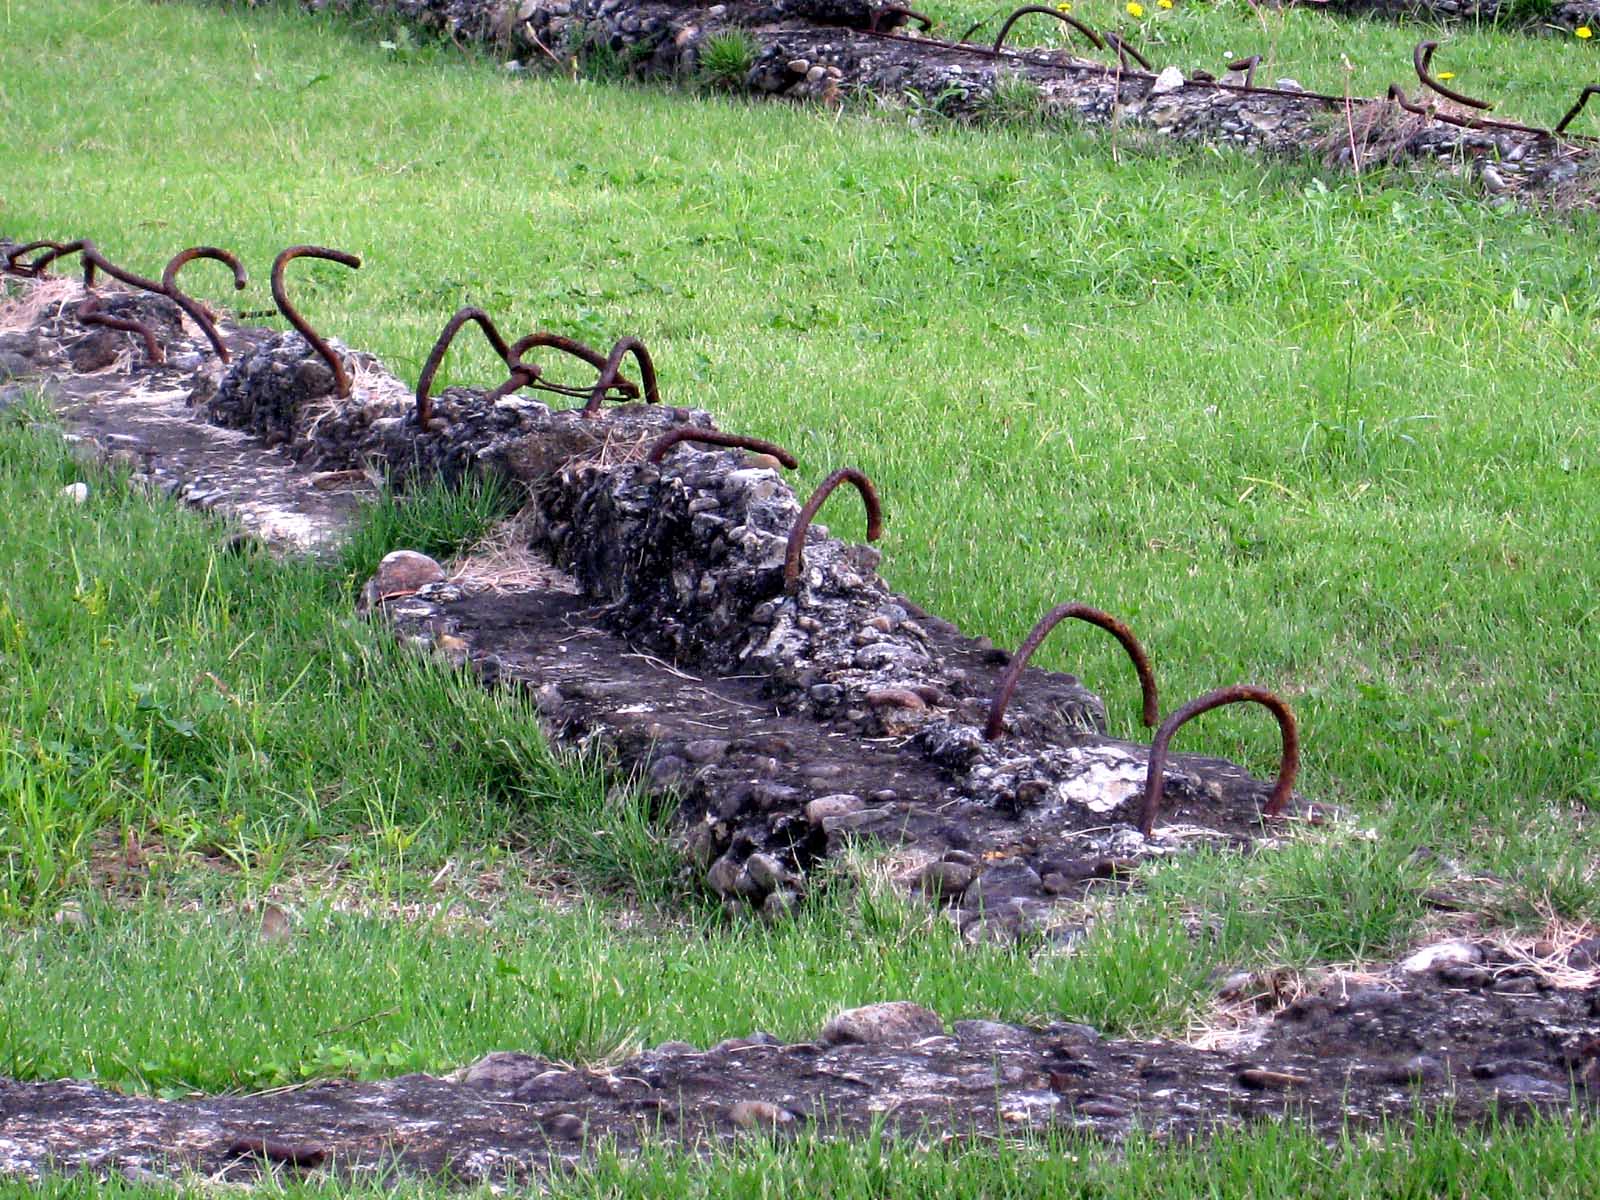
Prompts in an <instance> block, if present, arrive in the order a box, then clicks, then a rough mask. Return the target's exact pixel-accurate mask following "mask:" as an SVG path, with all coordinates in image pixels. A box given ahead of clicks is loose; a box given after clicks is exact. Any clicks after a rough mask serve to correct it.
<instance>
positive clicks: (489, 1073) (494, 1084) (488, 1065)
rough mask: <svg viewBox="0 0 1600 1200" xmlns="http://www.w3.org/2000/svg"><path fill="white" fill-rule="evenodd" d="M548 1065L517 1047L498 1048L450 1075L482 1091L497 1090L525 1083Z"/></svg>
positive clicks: (455, 1079) (453, 1078) (452, 1078)
mask: <svg viewBox="0 0 1600 1200" xmlns="http://www.w3.org/2000/svg"><path fill="white" fill-rule="evenodd" d="M548 1069H549V1064H548V1063H546V1062H545V1061H544V1060H543V1059H541V1058H535V1057H534V1056H533V1055H531V1054H521V1053H519V1052H517V1051H514V1050H496V1051H494V1052H492V1053H490V1054H485V1055H484V1056H483V1057H482V1058H480V1059H479V1060H478V1061H477V1062H475V1063H473V1064H472V1065H471V1066H470V1067H467V1068H466V1069H465V1070H463V1071H457V1072H456V1073H455V1074H454V1075H452V1076H450V1079H451V1080H452V1081H453V1082H455V1083H460V1084H465V1085H466V1086H467V1087H470V1088H477V1089H478V1090H480V1091H485V1092H497V1091H503V1090H507V1089H510V1088H514V1087H516V1086H517V1085H518V1084H522V1083H526V1082H527V1081H528V1080H530V1079H532V1078H533V1077H534V1076H535V1075H540V1074H542V1073H543V1072H545V1071H546V1070H548Z"/></svg>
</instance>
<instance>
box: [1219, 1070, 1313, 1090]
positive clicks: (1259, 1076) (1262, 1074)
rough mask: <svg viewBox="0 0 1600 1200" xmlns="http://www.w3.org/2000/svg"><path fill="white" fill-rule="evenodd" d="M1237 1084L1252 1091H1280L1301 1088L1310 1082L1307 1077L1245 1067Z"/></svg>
mask: <svg viewBox="0 0 1600 1200" xmlns="http://www.w3.org/2000/svg"><path fill="white" fill-rule="evenodd" d="M1237 1078H1238V1080H1239V1082H1240V1083H1241V1084H1243V1085H1244V1086H1245V1087H1247V1088H1249V1089H1251V1090H1252V1091H1257V1092H1261V1091H1272V1090H1279V1091H1281V1090H1282V1089H1284V1088H1292V1087H1303V1086H1304V1085H1306V1084H1308V1083H1310V1082H1311V1078H1310V1076H1308V1075H1295V1074H1292V1073H1290V1072H1288V1071H1269V1070H1266V1069H1265V1068H1263V1067H1247V1068H1245V1069H1244V1070H1243V1071H1240V1072H1239V1074H1238V1076H1237Z"/></svg>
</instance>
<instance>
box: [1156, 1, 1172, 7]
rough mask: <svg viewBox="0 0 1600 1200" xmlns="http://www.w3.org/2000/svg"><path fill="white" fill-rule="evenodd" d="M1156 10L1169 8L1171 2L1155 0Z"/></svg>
mask: <svg viewBox="0 0 1600 1200" xmlns="http://www.w3.org/2000/svg"><path fill="white" fill-rule="evenodd" d="M1156 7H1157V8H1171V7H1172V0H1156Z"/></svg>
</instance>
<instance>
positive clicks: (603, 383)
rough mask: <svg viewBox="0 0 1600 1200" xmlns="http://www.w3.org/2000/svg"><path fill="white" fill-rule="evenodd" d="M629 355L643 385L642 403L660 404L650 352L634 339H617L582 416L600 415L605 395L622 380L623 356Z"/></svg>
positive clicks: (659, 394) (601, 369)
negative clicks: (634, 361) (637, 365)
mask: <svg viewBox="0 0 1600 1200" xmlns="http://www.w3.org/2000/svg"><path fill="white" fill-rule="evenodd" d="M628 354H631V355H633V357H634V358H635V359H636V360H637V361H638V363H639V380H640V382H641V383H643V384H644V402H645V403H646V404H660V403H661V393H660V392H659V391H658V390H657V389H656V367H655V364H654V363H653V362H651V361H650V351H648V350H647V349H645V345H644V343H643V342H641V341H640V340H639V339H638V338H636V337H624V338H618V339H617V344H616V345H615V346H613V347H611V354H610V356H609V357H608V358H607V359H606V362H605V365H604V366H603V367H601V368H600V379H599V381H598V382H596V383H595V385H594V391H593V392H591V393H590V395H589V403H587V404H585V405H584V406H583V415H584V416H586V417H594V416H598V415H599V414H600V405H601V404H602V403H603V402H604V401H605V398H606V393H607V392H609V391H610V390H611V389H612V388H614V387H617V385H618V382H619V381H620V380H621V378H622V359H623V356H625V355H628Z"/></svg>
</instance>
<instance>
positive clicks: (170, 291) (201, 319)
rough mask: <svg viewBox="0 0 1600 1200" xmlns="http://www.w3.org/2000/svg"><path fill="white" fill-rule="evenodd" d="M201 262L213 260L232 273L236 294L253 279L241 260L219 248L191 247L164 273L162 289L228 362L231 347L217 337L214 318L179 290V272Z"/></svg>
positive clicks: (175, 255) (162, 274) (175, 259)
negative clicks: (246, 272) (198, 259)
mask: <svg viewBox="0 0 1600 1200" xmlns="http://www.w3.org/2000/svg"><path fill="white" fill-rule="evenodd" d="M197 258H209V259H211V260H212V261H213V262H219V263H222V264H223V265H224V266H225V267H227V268H228V269H229V270H230V271H232V272H233V288H234V290H235V291H238V292H242V291H244V289H245V288H246V287H248V286H249V284H250V276H249V275H247V274H245V269H244V267H243V266H242V265H241V264H240V262H239V260H238V259H237V258H235V257H234V256H233V255H231V254H229V253H228V252H227V251H226V250H219V249H218V248H217V247H215V246H191V247H189V249H187V250H180V251H179V252H178V253H177V254H174V255H173V256H172V261H171V262H169V263H168V264H167V267H166V270H164V271H162V272H161V288H162V290H163V291H165V292H166V294H167V298H168V299H170V300H171V301H172V302H173V303H174V304H176V305H177V306H178V307H179V308H181V309H183V311H184V312H186V313H188V314H189V319H190V320H192V321H193V322H194V323H195V324H196V325H198V326H200V332H201V333H203V334H205V335H206V341H208V342H210V343H211V348H212V349H213V350H215V351H216V352H217V357H218V358H220V359H221V360H222V361H223V362H227V361H229V358H230V355H229V354H228V347H227V346H226V345H225V344H224V343H223V341H222V336H221V335H220V334H219V333H217V324H216V322H215V321H213V320H212V319H211V314H210V313H208V312H207V311H206V310H205V306H204V305H202V304H201V303H200V302H199V301H197V300H195V299H193V298H192V297H190V296H186V295H184V294H183V293H182V292H180V291H179V290H178V272H179V271H181V270H183V268H184V267H186V266H188V265H189V264H190V263H192V262H193V261H194V260H195V259H197Z"/></svg>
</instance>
